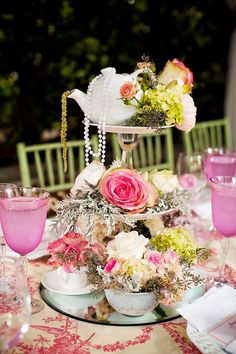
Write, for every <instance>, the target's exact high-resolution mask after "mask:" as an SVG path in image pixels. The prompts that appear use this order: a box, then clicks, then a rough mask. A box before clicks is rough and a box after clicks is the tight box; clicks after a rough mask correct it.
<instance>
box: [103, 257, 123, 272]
mask: <svg viewBox="0 0 236 354" xmlns="http://www.w3.org/2000/svg"><path fill="white" fill-rule="evenodd" d="M104 270H105V272H107V273H112V274H116V273H117V272H118V271H119V270H120V263H119V262H118V260H117V259H115V258H112V259H111V260H110V261H109V262H108V263H107V264H106V265H105V267H104Z"/></svg>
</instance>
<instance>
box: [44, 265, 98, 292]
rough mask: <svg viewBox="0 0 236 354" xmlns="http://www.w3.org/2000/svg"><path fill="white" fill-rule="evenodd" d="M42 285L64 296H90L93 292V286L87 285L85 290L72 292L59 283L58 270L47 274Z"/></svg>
mask: <svg viewBox="0 0 236 354" xmlns="http://www.w3.org/2000/svg"><path fill="white" fill-rule="evenodd" d="M41 283H42V284H43V286H44V287H45V288H46V289H48V290H50V291H53V292H55V293H58V294H63V295H83V294H89V293H90V292H91V290H92V289H93V285H92V284H88V285H86V286H85V287H84V288H80V289H76V290H71V289H67V288H65V287H63V286H61V285H60V284H59V282H58V273H57V270H56V269H55V270H52V271H50V272H48V273H46V274H44V276H43V278H42V280H41Z"/></svg>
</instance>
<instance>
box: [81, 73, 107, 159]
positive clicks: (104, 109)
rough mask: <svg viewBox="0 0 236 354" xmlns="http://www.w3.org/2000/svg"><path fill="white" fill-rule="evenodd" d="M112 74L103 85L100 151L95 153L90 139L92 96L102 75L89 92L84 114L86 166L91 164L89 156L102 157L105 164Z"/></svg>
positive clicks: (100, 111) (100, 108)
mask: <svg viewBox="0 0 236 354" xmlns="http://www.w3.org/2000/svg"><path fill="white" fill-rule="evenodd" d="M111 75H112V73H110V74H106V76H104V80H103V84H102V101H101V102H100V104H99V111H98V125H97V128H98V151H97V152H94V151H93V150H92V147H91V143H90V138H89V125H90V117H91V113H92V111H91V110H92V95H93V90H94V85H95V83H96V82H97V81H98V80H99V79H100V78H101V77H102V76H103V75H102V74H100V75H98V76H96V77H95V78H94V79H93V80H92V81H91V82H90V84H89V86H88V90H87V104H86V109H85V114H84V122H85V125H84V140H85V164H86V166H87V165H88V164H89V156H90V155H92V156H93V157H99V156H100V157H101V162H102V163H103V164H104V163H105V156H106V115H107V111H108V103H109V94H108V93H109V88H108V85H109V81H110V78H111Z"/></svg>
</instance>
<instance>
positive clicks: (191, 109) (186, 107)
mask: <svg viewBox="0 0 236 354" xmlns="http://www.w3.org/2000/svg"><path fill="white" fill-rule="evenodd" d="M182 105H183V117H184V121H183V123H182V124H180V125H176V128H178V129H180V130H184V131H186V132H189V131H190V130H191V129H192V128H193V127H194V126H195V123H196V113H197V108H196V107H195V105H194V101H193V99H192V97H191V96H190V95H187V94H185V95H183V96H182Z"/></svg>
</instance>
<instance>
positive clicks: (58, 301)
mask: <svg viewBox="0 0 236 354" xmlns="http://www.w3.org/2000/svg"><path fill="white" fill-rule="evenodd" d="M39 292H40V295H41V297H42V299H43V300H44V302H45V303H46V304H47V305H48V306H50V307H51V308H52V309H54V310H55V311H57V312H60V313H62V314H63V315H66V316H69V317H71V318H74V319H77V320H80V321H84V322H89V323H95V324H99V325H109V326H140V325H147V324H156V323H162V322H166V321H171V320H174V319H176V318H179V317H180V315H179V314H178V313H177V312H176V311H175V310H173V309H172V310H171V309H168V310H167V309H165V310H163V309H162V308H161V307H160V306H158V307H157V308H156V309H155V310H153V311H152V312H149V313H147V314H145V315H142V316H138V317H130V316H125V315H122V314H120V313H118V312H116V311H113V309H112V308H111V307H110V306H109V305H108V303H107V301H106V298H105V295H104V294H103V293H102V294H99V295H94V294H92V293H90V294H85V295H74V296H70V295H63V294H58V293H55V292H52V291H50V290H48V289H46V288H45V287H44V286H43V285H42V284H40V288H39ZM101 314H102V318H100V317H99V316H101Z"/></svg>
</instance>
